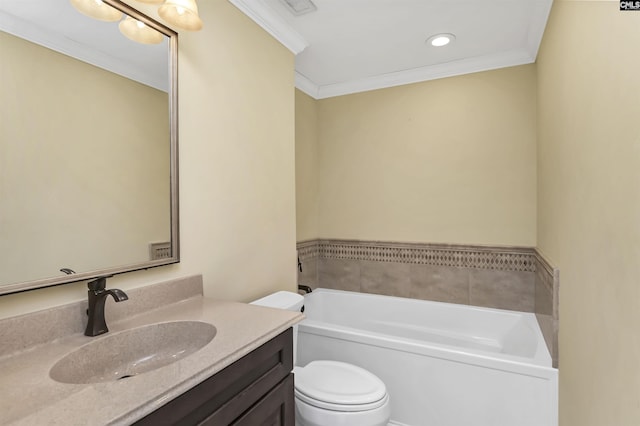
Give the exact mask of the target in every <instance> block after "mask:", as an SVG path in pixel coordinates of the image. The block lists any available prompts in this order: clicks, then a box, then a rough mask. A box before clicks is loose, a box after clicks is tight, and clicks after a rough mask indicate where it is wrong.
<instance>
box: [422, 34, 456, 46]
mask: <svg viewBox="0 0 640 426" xmlns="http://www.w3.org/2000/svg"><path fill="white" fill-rule="evenodd" d="M455 39H456V36H454V35H453V34H444V33H443V34H436V35H432V36H431V37H429V38H428V39H427V43H429V44H430V45H432V46H434V47H442V46H446V45H447V44H449V43H451V42H452V41H454V40H455Z"/></svg>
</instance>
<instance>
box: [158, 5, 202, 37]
mask: <svg viewBox="0 0 640 426" xmlns="http://www.w3.org/2000/svg"><path fill="white" fill-rule="evenodd" d="M158 14H159V15H160V17H161V18H162V19H164V20H165V21H167V22H168V23H169V24H170V25H173V26H175V27H177V28H180V29H182V30H187V31H198V30H200V29H201V28H202V20H201V19H200V16H198V5H197V4H196V0H166V1H165V2H164V4H163V5H162V6H160V8H159V9H158Z"/></svg>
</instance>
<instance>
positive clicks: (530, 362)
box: [300, 288, 552, 375]
mask: <svg viewBox="0 0 640 426" xmlns="http://www.w3.org/2000/svg"><path fill="white" fill-rule="evenodd" d="M313 293H316V294H322V293H328V294H331V293H333V294H338V295H340V294H342V295H350V296H355V297H358V298H361V297H362V298H368V299H381V298H384V299H389V298H390V299H395V300H398V301H401V302H402V303H410V304H414V303H415V304H421V305H422V304H425V305H434V306H438V307H442V306H448V307H451V308H452V309H454V310H455V311H460V310H464V311H467V310H471V311H474V312H479V313H483V312H489V313H497V314H500V315H504V314H508V315H514V316H518V317H521V318H522V319H523V320H524V321H525V325H526V326H527V328H529V329H530V330H531V331H532V332H533V333H534V335H535V339H536V341H537V347H536V352H535V354H534V355H533V356H532V357H526V356H520V355H512V354H508V353H492V352H486V351H483V350H481V349H475V348H467V347H465V348H460V347H457V346H453V345H447V344H445V343H436V342H428V341H422V340H412V339H407V338H402V337H394V336H392V335H388V334H382V333H376V332H374V331H367V330H364V331H363V330H360V329H358V328H353V327H348V326H343V325H339V324H334V323H326V322H323V321H318V320H314V319H311V318H309V317H307V318H306V319H305V320H304V321H303V322H302V323H300V326H301V328H302V331H303V332H311V331H310V330H311V329H310V328H309V327H312V328H316V329H317V328H319V329H323V330H340V332H343V333H349V334H350V336H351V335H352V336H354V337H356V338H357V340H358V341H359V342H361V343H369V344H370V343H371V342H370V341H371V337H369V338H368V340H369V341H367V337H366V336H368V335H371V336H375V338H376V339H378V338H379V339H381V340H383V341H385V342H386V343H389V344H392V345H394V347H395V348H396V349H398V350H402V351H405V352H414V353H421V354H425V355H430V356H435V357H438V358H447V359H448V355H447V356H444V354H445V353H446V354H453V355H454V356H455V358H456V361H458V362H463V363H469V362H468V361H470V359H469V357H473V358H474V359H476V358H478V359H485V360H488V363H490V362H492V361H495V360H501V361H502V360H504V361H505V362H508V363H509V364H510V365H513V368H516V369H517V370H518V371H519V372H523V373H524V371H525V370H530V368H529V367H540V368H543V369H547V368H552V359H551V355H550V353H549V350H548V348H547V345H546V343H545V340H544V337H543V335H542V331H541V330H540V326H539V324H538V321H537V319H536V316H535V314H534V313H531V312H520V311H510V310H506V309H496V308H485V307H479V306H470V305H460V304H455V303H446V302H435V301H431V300H419V299H409V298H403V297H396V296H386V295H379V294H371V293H359V292H352V291H344V290H333V289H325V288H319V289H316V290H314V291H313ZM313 293H312V294H313ZM327 324H330V326H327ZM311 333H312V334H320V333H317V332H316V333H313V332H311ZM330 333H331V334H332V337H334V338H340V336H338V335H337V331H330ZM343 340H344V339H343ZM533 370H536V369H535V368H534V369H533ZM533 375H536V373H533Z"/></svg>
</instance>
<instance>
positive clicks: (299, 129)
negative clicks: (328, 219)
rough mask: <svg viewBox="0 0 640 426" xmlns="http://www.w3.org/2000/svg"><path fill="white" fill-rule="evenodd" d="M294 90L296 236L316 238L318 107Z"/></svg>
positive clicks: (310, 99) (311, 100) (303, 94)
mask: <svg viewBox="0 0 640 426" xmlns="http://www.w3.org/2000/svg"><path fill="white" fill-rule="evenodd" d="M317 104H318V103H317V101H316V100H315V99H313V98H311V97H309V96H308V95H306V94H305V93H303V92H301V91H300V90H296V106H295V110H296V238H297V240H298V241H305V240H310V239H314V238H318V107H317Z"/></svg>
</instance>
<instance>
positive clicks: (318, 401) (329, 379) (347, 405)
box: [251, 291, 391, 426]
mask: <svg viewBox="0 0 640 426" xmlns="http://www.w3.org/2000/svg"><path fill="white" fill-rule="evenodd" d="M251 304H253V305H259V306H267V307H271V308H279V309H287V310H292V311H299V310H301V308H302V306H303V304H304V297H303V296H301V295H299V294H296V293H292V292H288V291H280V292H277V293H273V294H270V295H268V296H266V297H263V298H262V299H258V300H256V301H253V302H251ZM297 328H298V327H297V326H293V354H294V365H296V352H297V351H296V344H297V331H298V330H297ZM293 373H294V386H295V391H294V392H295V408H296V426H386V425H387V422H388V421H389V417H390V415H391V407H390V404H389V395H388V394H387V389H386V386H385V385H384V383H383V382H382V380H380V379H379V378H378V377H377V376H375V375H374V374H373V373H371V372H369V371H367V370H365V369H364V368H361V367H358V366H355V365H352V364H348V363H345V362H338V361H329V360H319V361H312V362H310V363H309V364H307V365H306V366H304V367H301V366H297V367H294V369H293Z"/></svg>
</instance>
